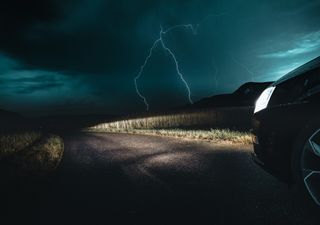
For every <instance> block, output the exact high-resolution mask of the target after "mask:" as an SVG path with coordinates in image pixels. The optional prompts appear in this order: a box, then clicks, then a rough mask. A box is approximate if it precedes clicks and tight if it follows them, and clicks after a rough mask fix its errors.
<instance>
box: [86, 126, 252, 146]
mask: <svg viewBox="0 0 320 225" xmlns="http://www.w3.org/2000/svg"><path fill="white" fill-rule="evenodd" d="M89 131H92V132H107V133H128V134H146V135H155V136H165V137H175V138H184V139H192V140H203V141H209V142H215V143H231V144H243V145H247V144H252V137H251V135H250V133H249V132H240V131H232V130H228V129H211V130H185V129H97V128H90V129H89Z"/></svg>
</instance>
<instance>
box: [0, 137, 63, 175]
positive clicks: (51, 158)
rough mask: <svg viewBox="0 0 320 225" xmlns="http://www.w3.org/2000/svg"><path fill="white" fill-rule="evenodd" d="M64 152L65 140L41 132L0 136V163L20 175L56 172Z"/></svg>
mask: <svg viewBox="0 0 320 225" xmlns="http://www.w3.org/2000/svg"><path fill="white" fill-rule="evenodd" d="M63 151H64V144H63V140H62V139H61V138H60V137H58V136H55V135H43V134H42V133H41V132H23V133H15V134H0V160H1V161H0V163H1V164H2V165H3V166H4V165H5V166H7V169H8V168H10V170H15V171H17V172H18V174H29V173H32V174H35V173H36V174H43V173H47V172H51V171H54V170H55V169H56V167H57V166H58V165H59V163H60V161H61V159H62V155H63Z"/></svg>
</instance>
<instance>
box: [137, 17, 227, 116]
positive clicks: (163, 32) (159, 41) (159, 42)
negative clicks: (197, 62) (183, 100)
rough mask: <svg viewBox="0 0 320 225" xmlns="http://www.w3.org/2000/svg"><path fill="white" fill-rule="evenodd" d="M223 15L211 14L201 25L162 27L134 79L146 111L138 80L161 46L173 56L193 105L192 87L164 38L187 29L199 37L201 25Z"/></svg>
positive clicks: (146, 102) (145, 102) (177, 70)
mask: <svg viewBox="0 0 320 225" xmlns="http://www.w3.org/2000/svg"><path fill="white" fill-rule="evenodd" d="M223 15H226V13H221V14H210V15H208V16H207V17H205V18H204V19H203V20H201V22H200V23H198V24H196V25H193V24H178V25H175V26H172V27H169V28H167V29H166V30H164V29H163V28H162V26H160V33H159V37H158V39H156V40H155V41H154V42H153V45H152V47H151V48H150V50H149V54H148V55H147V57H146V58H145V60H144V63H143V64H142V65H141V67H140V70H139V72H138V74H137V75H136V77H135V78H134V85H135V89H136V93H137V95H138V96H139V97H140V98H141V99H142V101H143V103H144V104H145V106H146V110H147V111H148V110H149V103H148V101H147V98H146V97H145V96H144V95H143V94H142V93H141V91H140V89H139V86H138V80H139V79H140V78H141V76H142V74H143V72H144V69H145V67H146V66H147V64H148V62H149V61H150V59H151V58H152V55H153V52H154V50H155V49H156V48H157V47H158V46H159V45H160V46H161V47H162V49H163V50H164V51H166V52H168V53H169V55H170V56H171V58H172V60H173V62H174V64H175V69H176V72H177V74H178V76H179V78H180V79H181V81H182V83H183V84H184V86H185V88H186V90H187V93H188V100H189V103H190V104H193V101H192V95H191V90H190V87H189V84H188V82H187V81H186V80H185V78H184V76H183V74H182V72H181V70H180V66H179V61H178V60H177V57H176V56H175V54H174V52H173V51H172V50H171V49H170V48H169V47H168V46H167V45H166V43H165V41H164V36H165V35H166V34H168V33H169V32H171V31H175V30H177V29H187V30H191V31H192V33H193V35H197V34H198V29H199V27H200V25H201V24H202V23H204V22H206V21H207V20H208V19H209V18H210V17H213V16H214V17H218V16H223Z"/></svg>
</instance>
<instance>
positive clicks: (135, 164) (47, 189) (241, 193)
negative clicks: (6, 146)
mask: <svg viewBox="0 0 320 225" xmlns="http://www.w3.org/2000/svg"><path fill="white" fill-rule="evenodd" d="M64 139H65V155H64V158H63V161H62V163H61V165H60V167H59V169H58V172H57V173H56V174H55V175H54V176H53V177H52V178H50V179H49V181H47V183H46V184H45V185H44V184H42V185H41V184H39V186H38V187H36V188H30V187H29V189H28V190H27V191H24V192H23V193H20V194H19V195H18V196H20V197H14V198H13V200H12V203H10V204H9V205H8V210H9V212H8V214H7V215H8V216H9V218H10V221H11V222H17V221H20V222H21V221H23V222H24V224H27V223H33V224H120V223H123V224H187V223H188V224H215V225H219V224H253V225H264V224H272V225H277V224H279V225H280V224H281V225H283V224H297V225H304V224H318V222H317V221H320V220H319V218H317V217H316V215H315V214H313V213H311V212H310V211H309V210H307V209H306V208H304V207H302V206H301V205H300V204H299V203H298V202H297V201H296V200H295V199H294V198H293V195H292V194H291V192H290V191H289V189H288V187H287V186H286V185H285V184H283V183H281V182H279V181H278V180H276V179H275V178H273V177H272V176H270V175H269V174H267V173H266V172H264V171H263V170H262V169H260V168H259V167H258V166H256V165H255V164H254V163H253V162H252V160H251V158H250V153H251V152H252V147H251V146H242V145H226V144H214V143H206V142H197V141H185V140H178V139H174V138H164V137H155V136H143V135H129V134H102V133H100V134H95V133H77V134H70V135H67V136H65V138H64ZM15 196H16V194H15ZM17 199H19V203H18V204H17Z"/></svg>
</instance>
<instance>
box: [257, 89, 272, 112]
mask: <svg viewBox="0 0 320 225" xmlns="http://www.w3.org/2000/svg"><path fill="white" fill-rule="evenodd" d="M275 89H276V87H275V86H272V87H268V88H267V89H265V90H264V91H263V92H262V93H261V95H260V97H259V98H258V100H257V101H256V107H255V109H254V113H257V112H259V111H261V110H263V109H265V108H267V106H268V103H269V100H270V98H271V96H272V93H273V92H274V90H275Z"/></svg>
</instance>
